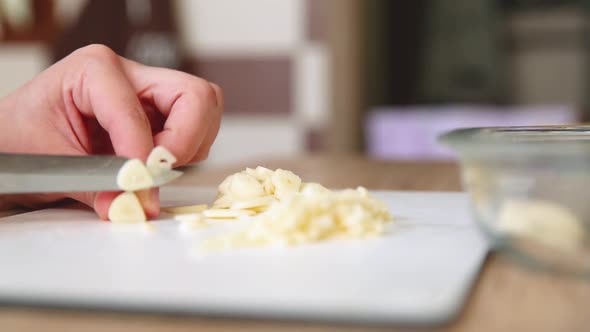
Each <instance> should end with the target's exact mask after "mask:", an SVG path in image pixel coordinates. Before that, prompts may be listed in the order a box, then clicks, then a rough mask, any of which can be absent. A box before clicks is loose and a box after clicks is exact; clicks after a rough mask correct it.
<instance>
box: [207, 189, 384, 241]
mask: <svg viewBox="0 0 590 332" xmlns="http://www.w3.org/2000/svg"><path fill="white" fill-rule="evenodd" d="M389 220H391V216H390V214H389V212H388V210H387V206H385V204H384V203H383V202H381V201H379V200H377V199H374V198H372V197H370V196H369V195H368V194H367V193H366V190H365V189H364V188H359V189H358V190H343V191H336V192H332V191H329V192H323V193H318V194H316V195H307V196H306V195H301V194H296V195H293V196H292V197H291V198H289V199H288V200H286V201H282V202H279V203H276V204H274V205H272V206H271V207H270V209H269V210H268V211H267V212H266V213H264V214H261V215H259V216H258V217H256V218H253V219H252V221H251V224H250V225H249V226H248V227H247V228H246V229H244V230H241V231H238V232H236V233H231V234H226V235H221V236H219V237H214V238H211V239H209V240H208V241H206V242H205V243H204V247H205V248H206V249H227V248H235V247H253V246H264V245H280V246H285V245H286V246H295V245H301V244H305V243H310V242H317V241H323V240H328V239H333V238H353V239H354V238H366V237H371V236H378V235H381V234H382V233H383V232H384V226H385V224H386V222H388V221H389Z"/></svg>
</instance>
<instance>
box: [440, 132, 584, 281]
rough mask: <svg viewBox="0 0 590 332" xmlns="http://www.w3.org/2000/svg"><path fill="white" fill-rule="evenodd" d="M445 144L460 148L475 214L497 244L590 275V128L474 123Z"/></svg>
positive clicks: (534, 261)
mask: <svg viewBox="0 0 590 332" xmlns="http://www.w3.org/2000/svg"><path fill="white" fill-rule="evenodd" d="M440 141H441V142H442V143H443V144H445V145H447V146H449V147H450V148H452V149H453V150H454V151H455V152H456V154H457V157H458V159H459V161H460V164H461V175H462V181H463V186H464V188H465V190H466V191H467V193H468V194H469V197H470V201H471V208H472V213H473V215H474V218H475V220H476V221H477V223H478V225H479V226H480V228H481V229H482V230H483V232H484V233H485V234H486V236H487V237H488V238H489V239H490V240H491V242H492V245H493V246H494V247H495V249H497V250H498V251H499V252H501V253H507V254H509V255H510V256H512V257H514V258H516V259H517V260H518V261H520V262H522V263H524V264H526V265H528V266H531V267H536V268H541V269H544V270H546V271H553V272H558V273H566V274H568V275H573V276H581V277H584V278H587V277H590V126H542V127H541V126H537V127H496V128H468V129H458V130H454V131H452V132H449V133H447V134H444V135H443V136H441V137H440Z"/></svg>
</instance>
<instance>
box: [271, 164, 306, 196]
mask: <svg viewBox="0 0 590 332" xmlns="http://www.w3.org/2000/svg"><path fill="white" fill-rule="evenodd" d="M272 184H273V186H274V189H275V190H274V194H275V196H276V197H277V198H278V199H279V200H285V199H287V198H289V197H290V196H292V195H293V194H295V193H297V192H299V189H300V188H301V178H299V177H298V176H297V175H295V174H294V173H293V172H291V171H286V170H283V169H280V168H279V169H277V170H276V171H275V172H274V174H273V175H272Z"/></svg>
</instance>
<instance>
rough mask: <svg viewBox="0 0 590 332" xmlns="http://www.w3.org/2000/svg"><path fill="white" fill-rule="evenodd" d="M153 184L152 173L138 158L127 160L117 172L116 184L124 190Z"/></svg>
mask: <svg viewBox="0 0 590 332" xmlns="http://www.w3.org/2000/svg"><path fill="white" fill-rule="evenodd" d="M153 185H154V179H153V178H152V175H151V174H150V172H149V171H148V169H147V167H145V165H144V164H143V162H141V160H139V159H131V160H129V161H127V162H126V163H125V164H124V165H123V167H121V169H120V170H119V173H118V174H117V186H119V188H121V190H124V191H137V190H142V189H147V188H150V187H152V186H153Z"/></svg>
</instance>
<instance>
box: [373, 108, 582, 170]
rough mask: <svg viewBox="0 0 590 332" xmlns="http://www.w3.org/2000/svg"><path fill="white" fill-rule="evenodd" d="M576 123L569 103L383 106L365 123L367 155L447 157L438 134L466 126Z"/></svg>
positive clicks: (402, 158)
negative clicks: (511, 105)
mask: <svg viewBox="0 0 590 332" xmlns="http://www.w3.org/2000/svg"><path fill="white" fill-rule="evenodd" d="M576 122H577V113H576V111H575V109H574V108H573V107H569V106H561V105H558V106H523V107H494V106H440V107H426V106H415V107H383V108H376V109H374V110H372V111H371V112H370V113H369V114H368V115H367V118H366V122H365V136H366V137H365V138H366V142H367V152H368V154H369V157H371V158H376V159H390V160H391V159H397V160H449V159H452V158H453V154H452V152H451V151H450V149H447V148H446V147H444V146H441V145H440V144H439V143H438V142H437V138H438V136H439V135H441V134H443V133H445V132H447V131H449V130H453V129H457V128H465V127H494V126H531V125H558V124H572V123H576Z"/></svg>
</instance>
